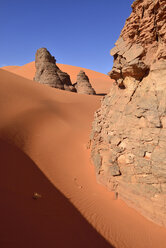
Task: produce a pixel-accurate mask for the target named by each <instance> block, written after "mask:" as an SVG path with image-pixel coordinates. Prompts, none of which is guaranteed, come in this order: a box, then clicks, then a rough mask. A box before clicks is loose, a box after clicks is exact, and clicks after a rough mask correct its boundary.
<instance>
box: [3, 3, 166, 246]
mask: <svg viewBox="0 0 166 248" xmlns="http://www.w3.org/2000/svg"><path fill="white" fill-rule="evenodd" d="M120 32H121V33H120ZM119 34H120V36H119V39H118V40H117V41H116V43H115V47H114V48H112V49H111V52H110V53H111V55H112V56H113V57H114V64H113V68H112V70H111V71H110V72H109V73H108V75H106V74H103V73H100V72H96V71H93V70H90V69H86V68H82V67H77V66H72V65H66V64H60V63H57V62H56V54H51V53H50V52H49V51H48V50H47V48H44V47H42V48H38V50H37V51H36V55H35V54H34V61H32V62H30V63H27V64H24V65H22V66H17V65H9V66H3V67H1V68H0V114H1V121H0V193H1V198H0V247H1V248H15V247H17V248H19V247H20V248H23V247H25V248H30V247H31V248H33V247H43V248H44V247H48V248H52V247H57V248H67V247H68V248H69V247H72V248H79V247H80V248H83V247H88V248H90V247H94V248H107V247H108V248H156V247H158V248H165V247H166V141H165V137H166V132H165V130H166V129H165V128H166V100H165V99H166V86H165V82H166V53H165V51H166V2H165V0H156V1H152V0H136V1H134V2H133V4H132V13H131V15H130V17H129V18H128V19H127V20H126V23H125V25H124V28H123V29H122V31H120V30H119ZM110 48H111V47H110ZM54 55H55V57H54ZM110 69H111V68H110Z"/></svg>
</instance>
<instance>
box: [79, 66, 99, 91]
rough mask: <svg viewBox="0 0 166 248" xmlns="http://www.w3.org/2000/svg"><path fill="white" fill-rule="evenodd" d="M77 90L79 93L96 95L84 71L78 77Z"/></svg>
mask: <svg viewBox="0 0 166 248" xmlns="http://www.w3.org/2000/svg"><path fill="white" fill-rule="evenodd" d="M75 88H76V90H77V93H80V94H87V95H95V94H96V92H95V90H94V89H93V88H92V86H91V84H90V82H89V78H88V76H87V75H86V74H85V72H84V71H80V72H79V73H78V75H77V82H76V83H75Z"/></svg>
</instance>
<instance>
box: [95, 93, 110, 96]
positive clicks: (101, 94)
mask: <svg viewBox="0 0 166 248" xmlns="http://www.w3.org/2000/svg"><path fill="white" fill-rule="evenodd" d="M106 95H107V94H106V93H99V94H96V96H106Z"/></svg>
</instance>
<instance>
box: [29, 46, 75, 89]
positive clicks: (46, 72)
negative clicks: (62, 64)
mask: <svg viewBox="0 0 166 248" xmlns="http://www.w3.org/2000/svg"><path fill="white" fill-rule="evenodd" d="M35 66H36V74H35V77H34V80H35V81H37V82H40V83H42V84H47V85H49V86H51V87H53V88H58V89H61V90H68V91H74V92H75V91H76V89H75V87H74V86H73V85H72V83H71V80H70V76H69V75H68V74H67V73H66V72H63V71H61V70H60V69H59V67H58V66H57V65H56V60H55V58H54V57H53V56H52V55H51V54H50V53H49V51H48V50H47V49H46V48H40V49H38V50H37V52H36V56H35Z"/></svg>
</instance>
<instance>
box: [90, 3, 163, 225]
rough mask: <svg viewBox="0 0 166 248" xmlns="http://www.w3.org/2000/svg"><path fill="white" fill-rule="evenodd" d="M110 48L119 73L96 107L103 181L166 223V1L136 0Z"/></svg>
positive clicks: (96, 155)
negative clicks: (99, 106) (113, 45)
mask: <svg viewBox="0 0 166 248" xmlns="http://www.w3.org/2000/svg"><path fill="white" fill-rule="evenodd" d="M132 8H133V11H132V13H131V15H130V17H129V18H128V19H127V20H126V24H125V26H124V28H123V30H122V32H121V35H120V38H119V39H118V41H117V42H116V43H115V47H114V48H113V49H112V50H111V54H112V55H113V56H114V65H113V68H112V71H111V72H110V73H109V74H110V77H111V78H113V79H115V83H114V84H113V85H112V87H111V90H110V93H109V94H108V95H107V96H105V97H104V98H103V100H102V105H101V108H100V109H99V110H97V111H96V113H95V120H94V122H93V130H92V133H91V150H92V152H91V154H92V160H93V163H94V165H95V169H96V175H97V178H98V180H99V181H100V182H102V183H103V184H105V185H106V186H107V187H108V188H109V189H111V190H113V191H115V192H116V195H118V196H119V197H120V198H122V199H124V200H125V201H126V202H127V203H128V204H129V205H131V206H133V207H134V208H136V209H137V210H138V211H139V212H141V213H142V214H143V215H144V216H146V217H147V218H149V219H151V220H153V221H155V222H156V223H158V224H161V225H164V226H166V1H165V0H154V1H153V0H144V1H143V0H137V1H134V3H133V4H132Z"/></svg>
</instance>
